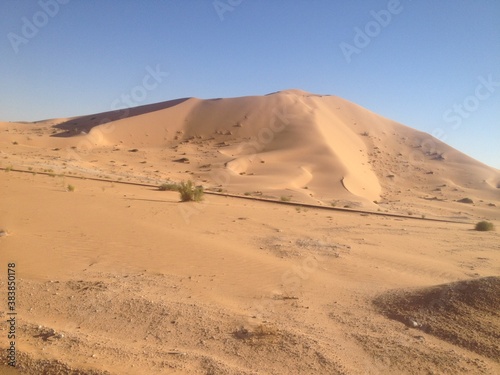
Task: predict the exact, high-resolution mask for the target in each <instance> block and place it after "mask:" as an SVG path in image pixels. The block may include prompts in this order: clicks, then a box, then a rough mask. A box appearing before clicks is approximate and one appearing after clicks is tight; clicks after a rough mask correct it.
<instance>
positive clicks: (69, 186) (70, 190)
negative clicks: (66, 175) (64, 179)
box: [66, 185, 75, 192]
mask: <svg viewBox="0 0 500 375" xmlns="http://www.w3.org/2000/svg"><path fill="white" fill-rule="evenodd" d="M66 189H67V190H68V191H69V192H74V191H75V187H74V186H73V185H68V186H67V187H66Z"/></svg>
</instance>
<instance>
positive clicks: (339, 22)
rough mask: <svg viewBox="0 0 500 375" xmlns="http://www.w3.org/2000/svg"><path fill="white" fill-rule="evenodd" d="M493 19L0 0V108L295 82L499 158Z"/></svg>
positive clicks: (89, 108)
mask: <svg viewBox="0 0 500 375" xmlns="http://www.w3.org/2000/svg"><path fill="white" fill-rule="evenodd" d="M61 3H63V4H61ZM398 3H399V4H398ZM43 4H45V5H43ZM55 4H57V5H55ZM216 8H217V9H216ZM377 14H378V15H377ZM499 20H500V1H498V0H476V1H472V0H469V1H463V0H440V1H436V0H420V1H417V0H413V1H411V0H400V1H399V2H398V1H397V0H391V1H388V0H381V1H378V0H372V1H354V0H352V1H345V0H314V1H312V0H274V1H270V0H219V1H213V0H198V1H196V0H177V1H173V0H163V1H160V0H149V1H146V0H143V1H139V0H136V1H132V0H120V1H118V0H115V1H111V0H99V1H98V0H40V1H34V0H33V1H22V0H19V1H1V2H0V120H3V121H17V120H25V121H32V120H40V119H46V118H52V117H65V116H76V115H84V114H90V113H96V112H102V111H107V110H110V109H111V108H112V107H113V106H114V105H116V103H117V101H119V102H121V103H122V102H123V99H121V98H122V95H130V97H131V104H134V105H142V104H147V103H154V102H160V101H165V100H169V99H174V98H180V97H189V96H195V97H200V98H212V97H232V96H244V95H261V94H267V93H270V92H273V91H278V90H283V89H287V88H300V89H303V90H306V91H310V92H313V93H319V94H333V95H338V96H341V97H343V98H346V99H348V100H351V101H353V102H355V103H358V104H360V105H362V106H364V107H366V108H368V109H370V110H373V111H375V112H377V113H379V114H381V115H383V116H386V117H389V118H392V119H394V120H396V121H399V122H401V123H404V124H406V125H409V126H411V127H414V128H417V129H420V130H423V131H426V132H428V133H433V132H435V131H437V132H438V133H435V134H437V135H439V138H440V139H442V140H444V141H445V142H447V143H449V144H450V145H452V146H454V147H456V148H458V149H459V150H461V151H463V152H465V153H467V154H469V155H471V156H473V157H474V158H476V159H478V160H481V161H483V162H485V163H487V164H489V165H492V166H494V167H496V168H500V151H499V149H500V148H499V146H500V144H499V143H500V142H499V140H500V21H499ZM361 34H363V35H361ZM148 67H149V68H148ZM148 69H149V70H153V71H154V70H158V71H159V73H157V80H154V77H149V78H147V75H148V74H151V73H149V72H148ZM167 73H168V76H167ZM158 74H159V75H158ZM144 79H146V81H145V83H143V80H144ZM436 129H438V130H436Z"/></svg>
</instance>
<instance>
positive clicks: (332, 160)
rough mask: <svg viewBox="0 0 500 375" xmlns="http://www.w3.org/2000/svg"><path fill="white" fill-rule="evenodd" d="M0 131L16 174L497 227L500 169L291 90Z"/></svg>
mask: <svg viewBox="0 0 500 375" xmlns="http://www.w3.org/2000/svg"><path fill="white" fill-rule="evenodd" d="M0 133H1V134H2V138H1V139H0V155H1V156H2V157H3V160H2V163H3V166H4V167H16V168H18V169H28V170H34V171H47V170H49V171H50V170H53V171H56V173H64V172H68V173H69V172H71V173H75V172H76V173H80V174H81V175H85V176H89V175H92V176H101V177H102V176H106V177H107V178H111V179H115V180H127V181H134V182H142V183H144V182H147V183H151V182H153V183H154V184H161V183H162V182H164V181H177V182H179V181H182V180H185V179H188V178H189V179H192V180H194V181H195V183H196V184H201V185H203V186H204V188H205V189H207V190H210V189H212V190H215V191H219V192H220V191H225V192H229V193H233V194H241V195H243V194H249V193H252V192H255V191H258V192H261V193H262V194H263V195H264V196H267V197H270V198H273V199H277V200H279V199H280V198H281V197H283V196H285V197H289V198H290V199H291V200H292V201H293V202H301V203H312V204H322V205H326V206H330V205H332V204H334V205H337V206H339V205H342V206H343V207H346V206H348V207H359V208H362V209H366V210H370V211H377V212H393V213H398V214H405V215H407V214H408V215H418V216H419V217H422V216H430V215H435V214H438V215H439V216H441V217H447V218H452V219H457V218H460V219H464V218H467V217H464V214H463V211H464V210H465V208H464V206H465V205H464V204H460V203H459V202H457V201H458V200H459V199H461V198H463V197H470V199H471V200H472V201H473V202H474V203H473V204H471V205H469V206H470V208H468V209H467V210H468V211H470V212H473V214H474V215H475V216H476V217H478V218H481V219H484V218H487V219H493V218H496V217H497V215H496V212H495V209H493V208H492V207H495V206H496V207H498V205H499V204H500V201H499V200H498V199H499V197H498V186H500V183H499V181H500V171H498V170H496V169H494V168H491V167H488V166H486V165H484V164H482V163H480V162H478V161H476V160H474V159H472V158H470V157H468V156H467V155H464V154H462V153H460V152H459V151H457V150H455V149H453V148H452V147H450V146H448V145H446V144H444V143H443V142H441V141H439V140H438V139H435V138H433V137H432V136H430V135H429V134H426V133H423V132H419V131H417V130H415V129H411V128H409V127H406V126H404V125H402V124H399V123H396V122H394V121H391V120H389V119H386V118H384V117H382V116H379V115H377V114H375V113H373V112H371V111H369V110H367V109H365V108H362V107H360V106H358V105H356V104H354V103H351V102H349V101H346V100H344V99H342V98H339V97H336V96H330V95H316V94H312V93H308V92H305V91H302V90H298V89H291V90H284V91H278V92H275V93H272V94H269V95H265V96H246V97H237V98H216V99H207V100H201V99H197V98H189V99H177V100H170V101H167V102H163V103H157V104H150V105H144V106H140V107H136V108H124V109H118V110H116V111H111V112H105V113H98V114H91V115H85V116H80V117H73V118H59V119H52V120H44V121H38V122H35V123H0ZM130 150H135V152H133V153H132V152H129V151H130ZM179 160H185V161H186V162H184V163H179V162H178V161H179ZM30 168H31V169H30ZM342 202H346V203H342Z"/></svg>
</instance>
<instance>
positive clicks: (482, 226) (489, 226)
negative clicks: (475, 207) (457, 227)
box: [475, 221, 495, 232]
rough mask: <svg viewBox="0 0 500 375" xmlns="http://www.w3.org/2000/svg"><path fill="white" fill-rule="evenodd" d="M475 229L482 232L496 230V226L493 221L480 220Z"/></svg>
mask: <svg viewBox="0 0 500 375" xmlns="http://www.w3.org/2000/svg"><path fill="white" fill-rule="evenodd" d="M475 229H476V230H478V231H481V232H486V231H490V230H495V226H494V225H493V223H490V222H489V221H480V222H478V223H477V224H476V228H475Z"/></svg>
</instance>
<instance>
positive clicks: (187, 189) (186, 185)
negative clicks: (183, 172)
mask: <svg viewBox="0 0 500 375" xmlns="http://www.w3.org/2000/svg"><path fill="white" fill-rule="evenodd" d="M178 191H179V193H180V195H181V201H182V202H190V201H194V202H199V201H201V200H202V199H203V187H201V186H195V185H194V184H193V182H192V181H191V180H188V181H187V182H184V181H183V182H181V183H180V185H179V189H178Z"/></svg>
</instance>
